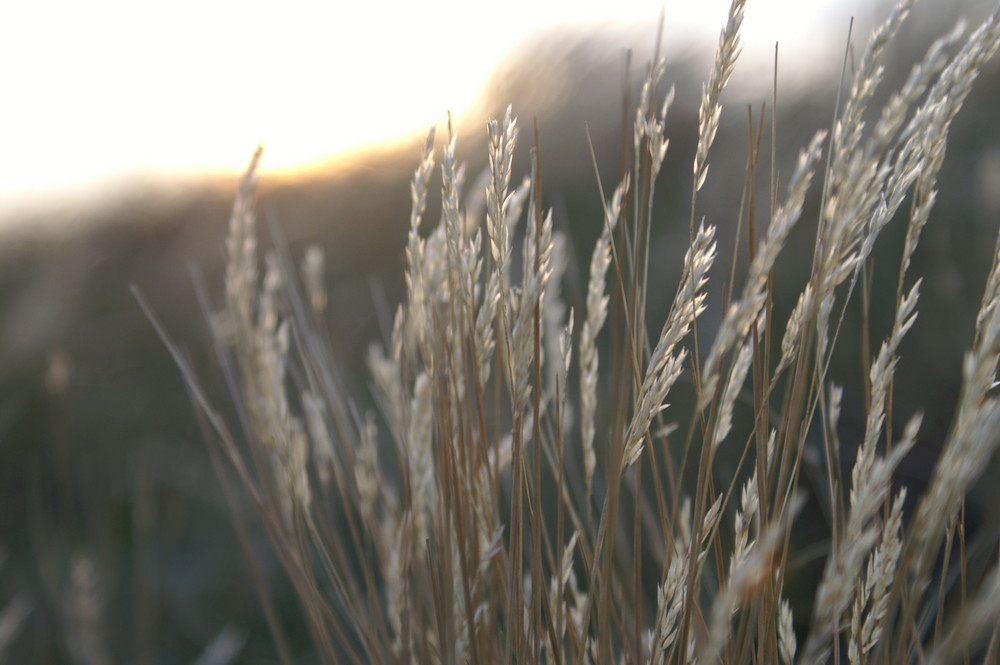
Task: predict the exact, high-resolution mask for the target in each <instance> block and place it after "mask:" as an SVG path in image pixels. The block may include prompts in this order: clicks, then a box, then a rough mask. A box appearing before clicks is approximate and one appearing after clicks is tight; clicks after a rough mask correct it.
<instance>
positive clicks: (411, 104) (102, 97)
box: [0, 0, 867, 213]
mask: <svg viewBox="0 0 1000 665" xmlns="http://www.w3.org/2000/svg"><path fill="white" fill-rule="evenodd" d="M728 5H729V2H728V0H699V1H698V2H691V1H688V0H684V1H681V0H669V1H668V2H666V4H665V5H664V3H663V2H662V1H658V0H614V1H611V0H599V1H597V0H551V1H550V0H502V1H501V2H490V3H480V2H476V1H474V0H464V1H459V0H422V1H417V2H398V3H397V2H379V1H377V0H372V1H369V2H359V1H356V0H352V1H351V2H347V3H344V2H339V1H338V2H325V3H321V2H307V1H305V0H285V1H284V2H280V3H278V2H266V3H265V2H254V1H252V0H241V1H239V2H236V1H231V0H219V1H213V0H174V1H172V2H157V3H149V2H143V1H141V0H139V1H136V0H128V1H127V0H87V2H78V1H76V0H49V1H46V0H32V1H31V2H14V1H12V2H7V3H4V8H3V9H0V85H2V86H3V100H4V105H3V110H2V112H0V118H2V119H3V120H2V122H0V213H2V212H3V211H5V210H6V211H9V210H11V209H12V207H11V206H17V205H22V204H25V202H28V203H35V204H37V203H38V202H44V201H48V200H53V199H56V198H58V197H67V196H71V195H73V194H74V193H79V192H81V191H85V190H86V189H88V188H92V187H93V186H94V185H95V184H104V185H107V184H108V183H114V182H121V180H122V179H123V178H129V177H132V178H135V177H146V176H159V175H165V174H177V173H180V174H195V173H201V172H205V171H233V170H238V169H240V168H242V166H243V164H244V162H245V159H246V157H247V155H248V154H249V153H250V151H251V150H252V149H253V147H254V146H255V145H256V143H257V142H258V141H260V142H263V144H264V146H265V148H266V157H265V161H264V168H265V170H266V169H281V168H287V167H292V166H295V165H302V164H304V163H308V162H310V161H315V160H318V159H322V158H323V157H327V156H329V155H331V153H335V152H338V151H345V150H350V149H355V148H358V147H360V146H364V145H366V144H371V143H373V142H381V141H387V140H392V139H393V138H398V137H400V136H401V135H405V134H408V133H411V132H413V131H418V130H419V131H423V129H424V128H426V127H427V126H428V125H430V124H432V123H434V122H440V121H441V120H442V119H443V118H444V116H445V112H446V111H447V110H448V109H451V110H453V111H454V112H456V113H457V114H459V115H461V113H462V111H463V109H465V108H467V107H468V106H469V105H470V102H471V101H472V100H474V99H475V97H476V94H477V92H478V90H479V86H480V85H481V84H482V83H483V80H484V78H485V77H486V76H487V75H488V74H489V72H490V71H491V70H492V69H493V68H494V66H495V65H496V63H497V62H498V61H499V60H500V59H502V58H504V57H505V56H508V55H509V54H510V53H511V52H512V50H513V49H515V48H516V47H517V45H518V44H519V43H521V42H522V41H524V40H525V39H526V38H527V37H529V36H530V35H531V34H533V33H534V32H535V31H538V30H541V29H544V28H546V27H549V26H552V25H556V24H581V25H590V26H592V25H593V24H595V23H598V24H602V25H607V26H609V27H616V26H623V25H629V24H634V23H636V22H640V21H646V22H648V23H649V26H650V28H649V29H650V35H651V36H652V34H653V33H652V30H653V26H654V25H655V22H656V19H657V17H658V15H659V12H660V9H661V7H663V6H665V10H666V21H667V30H666V40H665V41H666V42H667V43H668V44H671V43H677V42H679V41H683V40H690V39H692V38H694V39H699V40H700V41H701V42H703V43H704V44H705V46H706V51H711V50H713V49H714V44H715V42H716V39H717V34H718V31H719V29H720V28H721V26H722V23H723V21H724V18H725V14H726V10H727V7H728ZM694 6H697V9H694V8H693V7H694ZM851 6H852V3H850V2H847V1H846V0H811V1H810V0H750V1H749V2H748V8H747V18H746V22H745V24H744V25H745V47H744V60H745V61H747V62H748V63H751V64H743V67H750V66H752V63H753V62H754V61H756V62H758V63H764V62H769V61H770V58H771V57H772V53H773V45H774V42H775V41H776V40H780V41H781V44H782V46H781V52H782V57H783V60H782V62H783V65H782V66H783V67H786V68H794V67H796V66H801V65H803V64H807V63H809V62H810V61H811V60H815V59H816V58H817V57H818V56H820V55H822V53H823V49H824V48H831V49H837V50H839V49H841V48H842V44H843V41H844V37H845V34H846V30H847V22H848V18H849V15H850V11H851V9H850V8H851ZM866 36H867V31H866V32H865V33H864V34H863V35H862V36H861V37H862V43H863V40H864V38H865V37H866ZM837 57H839V56H837Z"/></svg>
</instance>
